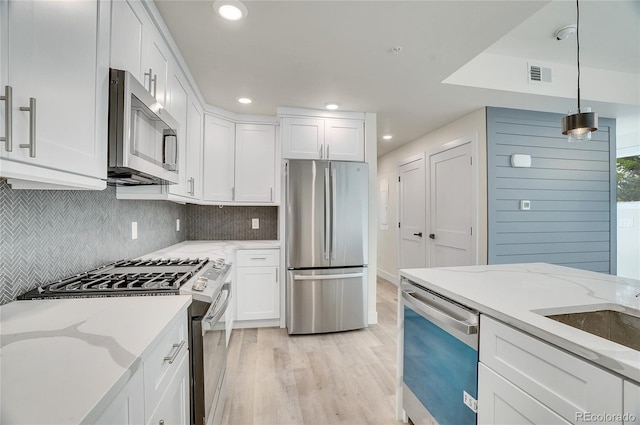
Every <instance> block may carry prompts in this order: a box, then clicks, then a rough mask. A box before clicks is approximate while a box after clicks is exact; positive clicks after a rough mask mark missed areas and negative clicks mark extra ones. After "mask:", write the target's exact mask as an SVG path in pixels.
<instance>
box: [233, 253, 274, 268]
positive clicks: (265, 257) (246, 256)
mask: <svg viewBox="0 0 640 425" xmlns="http://www.w3.org/2000/svg"><path fill="white" fill-rule="evenodd" d="M237 255H238V257H237V265H238V267H264V266H275V267H277V266H279V265H280V250H279V249H251V250H248V249H243V250H239V251H238V254H237Z"/></svg>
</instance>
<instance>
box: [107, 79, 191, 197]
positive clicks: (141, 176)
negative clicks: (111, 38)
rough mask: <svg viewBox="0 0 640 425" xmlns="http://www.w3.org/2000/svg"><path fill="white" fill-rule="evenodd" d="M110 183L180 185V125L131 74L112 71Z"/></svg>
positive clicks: (110, 80)
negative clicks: (178, 137) (178, 136)
mask: <svg viewBox="0 0 640 425" xmlns="http://www.w3.org/2000/svg"><path fill="white" fill-rule="evenodd" d="M109 82H110V84H109V145H108V146H109V148H108V173H107V182H108V183H110V184H119V185H139V184H165V183H166V184H169V183H178V180H179V176H178V140H177V134H178V133H177V131H178V122H177V121H176V120H175V119H174V118H173V117H171V115H170V114H169V113H168V112H167V110H166V109H164V108H163V107H162V105H160V104H159V103H158V102H157V101H156V99H155V97H154V96H152V95H151V93H149V91H147V89H146V88H145V87H144V86H143V85H142V84H140V83H139V82H138V81H137V80H136V79H135V77H133V76H132V75H131V74H130V73H129V72H128V71H121V70H118V69H111V70H110V71H109Z"/></svg>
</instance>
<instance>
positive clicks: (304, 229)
mask: <svg viewBox="0 0 640 425" xmlns="http://www.w3.org/2000/svg"><path fill="white" fill-rule="evenodd" d="M368 179H369V177H368V167H367V164H366V163H362V162H343V161H342V162H341V161H307V160H291V161H289V162H288V164H287V199H286V202H287V204H286V228H287V235H286V255H287V269H288V272H287V329H288V331H289V333H290V334H308V333H322V332H336V331H345V330H351V329H359V328H364V327H366V326H367V262H368V237H367V231H368V224H367V223H368Z"/></svg>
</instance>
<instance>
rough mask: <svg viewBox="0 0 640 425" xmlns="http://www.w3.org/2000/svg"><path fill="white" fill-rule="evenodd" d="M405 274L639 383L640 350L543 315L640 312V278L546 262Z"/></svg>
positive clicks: (452, 268) (417, 281) (407, 270)
mask: <svg viewBox="0 0 640 425" xmlns="http://www.w3.org/2000/svg"><path fill="white" fill-rule="evenodd" d="M400 275H401V276H405V277H406V278H408V279H410V280H412V281H414V282H416V283H418V284H420V285H422V286H424V287H426V288H428V289H430V290H433V291H434V292H437V293H439V294H441V295H444V296H445V297H448V298H451V299H453V300H454V301H457V302H459V303H461V304H464V305H466V306H468V307H471V308H473V309H476V310H478V311H480V312H481V313H484V314H487V315H489V316H492V317H494V318H496V319H498V320H500V321H502V322H505V323H508V324H510V325H512V326H514V327H516V328H518V329H521V330H522V331H524V332H527V333H529V334H532V335H535V336H537V337H539V338H541V339H543V340H545V341H548V342H550V343H551V344H554V345H556V346H558V347H561V348H564V349H565V350H567V351H570V352H572V353H574V354H576V355H578V356H580V357H582V358H584V359H586V360H588V361H591V362H593V363H595V364H598V365H600V366H602V367H604V368H606V369H608V370H610V371H613V372H615V373H617V374H619V375H622V376H624V377H627V378H630V379H632V380H634V381H636V382H640V351H637V350H633V349H631V348H627V347H625V346H623V345H619V344H616V343H614V342H611V341H608V340H606V339H604V338H600V337H598V336H595V335H592V334H589V333H586V332H583V331H581V330H578V329H575V328H572V327H570V326H568V325H565V324H562V323H559V322H556V321H554V320H552V319H549V318H546V317H544V315H545V314H546V315H549V314H559V313H567V312H574V311H594V310H599V309H606V307H607V305H611V304H615V305H617V306H619V307H618V308H619V309H627V310H629V312H630V313H631V314H634V315H637V314H639V313H640V297H636V294H638V293H640V281H638V280H634V279H625V278H620V277H616V276H611V275H606V274H602V273H595V272H589V271H584V270H578V269H573V268H569V267H562V266H555V265H551V264H544V263H532V264H508V265H491V266H469V267H445V268H433V269H404V270H400Z"/></svg>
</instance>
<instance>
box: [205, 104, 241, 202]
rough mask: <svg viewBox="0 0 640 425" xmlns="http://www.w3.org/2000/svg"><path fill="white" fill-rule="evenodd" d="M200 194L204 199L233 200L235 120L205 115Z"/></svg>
mask: <svg viewBox="0 0 640 425" xmlns="http://www.w3.org/2000/svg"><path fill="white" fill-rule="evenodd" d="M204 123H205V124H204V146H203V150H204V152H203V159H204V161H203V164H202V197H203V199H204V200H205V201H219V202H231V201H233V190H234V189H233V186H234V182H233V170H234V165H233V163H234V156H235V152H234V140H235V132H236V125H235V123H233V122H231V121H227V120H223V119H221V118H217V117H213V116H211V115H206V116H205V120H204Z"/></svg>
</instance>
